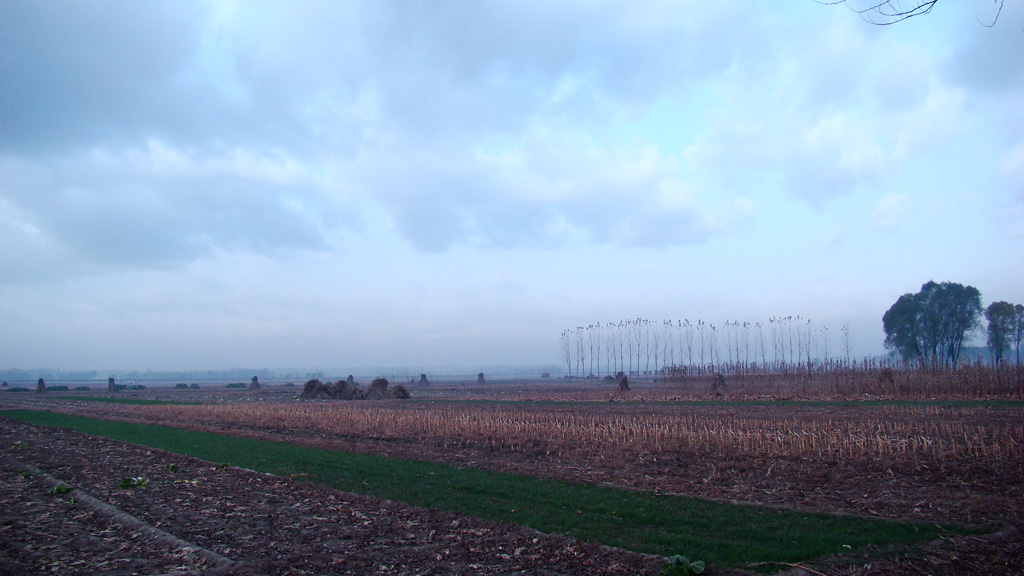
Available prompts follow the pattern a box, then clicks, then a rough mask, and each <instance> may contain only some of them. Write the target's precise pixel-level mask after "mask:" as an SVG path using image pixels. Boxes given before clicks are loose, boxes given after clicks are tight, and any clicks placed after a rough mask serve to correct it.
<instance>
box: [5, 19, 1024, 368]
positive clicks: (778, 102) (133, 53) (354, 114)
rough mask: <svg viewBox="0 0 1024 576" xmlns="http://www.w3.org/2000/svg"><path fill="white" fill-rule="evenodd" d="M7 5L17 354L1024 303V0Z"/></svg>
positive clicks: (433, 361) (323, 357) (377, 359)
mask: <svg viewBox="0 0 1024 576" xmlns="http://www.w3.org/2000/svg"><path fill="white" fill-rule="evenodd" d="M995 7H996V5H995V4H994V3H993V2H992V1H991V0H964V1H954V0H947V1H943V2H939V3H938V4H937V5H936V7H935V9H934V10H933V11H932V13H931V14H929V15H926V16H922V17H918V18H914V19H911V20H908V21H905V22H902V23H900V24H897V25H893V26H884V27H879V26H872V25H871V24H868V23H866V22H864V21H863V20H862V19H861V18H860V17H858V16H857V14H855V13H853V12H852V11H850V10H849V9H847V8H846V7H843V6H823V5H820V4H818V3H816V2H814V1H813V0H792V1H787V2H777V1H774V0H761V1H751V0H720V1H716V2H707V1H696V0H693V1H690V0H682V1H677V2H660V1H650V2H647V1H639V2H612V1H608V2H599V1H584V2H580V1H565V2H488V1H461V2H446V1H439V0H431V1H426V2H413V1H403V2H382V1H378V0H368V1H366V2H360V1H356V0H347V1H345V2H334V1H324V2H312V1H310V2H303V1H294V2H293V1H289V2H251V1H245V2H241V1H238V2H233V1H230V0H225V1H219V0H211V1H195V2H188V1H178V0H174V1H166V2H160V1H157V2H133V1H127V0H125V1H101V0H92V1H88V2H85V1H57V0H47V1H44V2H40V1H36V0H26V1H22V0H3V1H0V368H32V367H59V368H65V369H71V368H91V369H95V368H121V369H146V368H152V369H154V370H158V369H189V368H204V369H205V368H228V367H243V366H244V367H267V368H275V367H296V366H298V367H303V366H305V367H316V366H321V367H323V366H372V365H382V366H442V365H460V366H468V367H473V366H478V365H479V366H485V365H496V364H506V365H518V364H530V365H539V364H545V363H558V362H559V354H560V350H559V344H558V339H559V333H560V332H561V331H562V330H563V329H564V328H570V327H574V326H577V325H581V324H590V323H594V322H602V323H604V322H608V321H617V320H622V319H626V318H636V317H644V318H650V319H658V320H660V319H684V318H686V319H690V320H691V321H695V320H697V319H702V320H704V321H705V322H711V323H721V322H724V321H728V320H739V321H749V322H763V321H767V319H768V318H769V317H771V316H779V315H801V316H802V317H803V318H810V319H811V320H812V321H813V322H814V323H815V324H816V325H821V326H829V327H830V328H831V330H832V332H833V334H835V333H837V332H838V330H839V327H840V325H842V324H843V323H844V322H848V323H849V324H850V326H851V328H852V332H853V341H854V346H855V352H856V353H859V354H875V353H881V352H882V340H883V334H882V330H881V317H882V314H883V313H884V312H885V310H886V309H887V308H888V307H889V306H890V305H891V304H892V303H893V302H894V301H895V300H896V299H897V298H898V297H899V296H900V295H901V294H903V293H905V292H915V291H917V290H918V289H919V288H920V286H921V284H923V283H924V282H926V281H928V280H936V281H946V280H949V281H955V282H961V283H964V284H971V285H973V286H976V287H977V288H978V289H979V290H981V292H982V295H983V298H984V303H985V305H987V304H988V303H989V302H991V301H994V300H1009V301H1012V302H1024V58H1021V54H1024V2H1020V1H1017V0H1010V1H1008V2H1007V3H1006V6H1005V8H1004V9H1003V12H1002V15H1001V16H1000V18H999V20H998V22H997V23H996V25H995V26H994V27H991V28H989V27H986V26H983V25H982V23H991V20H992V18H993V17H994V12H995Z"/></svg>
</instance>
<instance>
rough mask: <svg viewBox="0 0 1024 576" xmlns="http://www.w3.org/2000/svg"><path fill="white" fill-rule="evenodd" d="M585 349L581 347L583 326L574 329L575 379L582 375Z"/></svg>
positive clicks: (584, 363) (585, 359) (585, 363)
mask: <svg viewBox="0 0 1024 576" xmlns="http://www.w3.org/2000/svg"><path fill="white" fill-rule="evenodd" d="M586 353H587V349H586V348H585V347H584V346H583V326H577V327H576V377H577V378H579V377H580V375H581V374H583V367H584V366H586V365H587V358H586Z"/></svg>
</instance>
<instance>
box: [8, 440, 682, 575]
mask: <svg viewBox="0 0 1024 576" xmlns="http://www.w3.org/2000/svg"><path fill="white" fill-rule="evenodd" d="M0 442H2V446H3V448H4V451H3V453H2V454H3V459H2V478H3V482H2V483H0V502H2V509H0V551H2V554H0V574H11V575H15V574H62V575H72V574H75V575H77V574H81V575H87V574H89V575H91V574H103V575H111V576H113V575H119V576H120V575H126V576H127V575H129V574H172V573H173V574H199V573H202V574H213V573H219V574H231V575H238V576H241V575H257V574H281V575H302V574H401V575H413V574H416V575H427V574H482V575H483V574H487V575H491V574H493V575H512V574H540V575H550V576H555V575H560V574H564V575H570V574H574V575H575V574H579V575H585V574H593V575H609V576H610V575H619V574H621V575H626V574H629V575H633V574H654V573H657V572H658V571H659V570H660V566H661V564H662V562H663V561H664V560H663V559H661V558H657V557H652V556H644V555H640V554H634V553H631V552H628V551H624V550H619V549H614V548H608V547H603V546H599V545H595V544H591V543H584V542H580V541H578V540H574V539H572V538H567V537H562V536H554V535H545V534H541V533H539V532H536V531H533V530H530V529H528V528H523V527H521V526H516V525H512V524H500V523H495V522H488V521H484V520H480V519H477V518H471V517H466V516H462V515H459V514H454V513H449V512H440V511H436V510H424V509H419V508H414V507H411V506H407V505H403V504H400V503H395V502H389V501H385V500H381V499H378V498H371V497H365V496H360V495H356V494H350V493H345V492H340V491H337V490H330V489H327V488H323V487H320V486H315V485H310V484H304V483H301V482H295V481H292V480H289V479H284V478H279V477H274V476H269V475H266V474H261V473H257V472H252V471H248V470H242V469H238V468H232V467H220V466H217V465H213V464H211V463H209V462H204V461H201V460H196V459H193V458H188V457H184V456H180V455H176V454H170V453H166V452H162V451H159V450H151V449H146V448H141V447H138V446H133V445H130V444H125V443H122V442H117V441H113V440H107V439H103V438H95V437H90V436H86V435H83V434H78V433H75V432H70V431H65V430H54V429H47V428H42V427H37V426H31V425H27V424H22V423H18V422H13V421H10V420H0ZM29 470H32V471H36V470H38V471H40V472H42V473H41V474H40V473H35V474H33V473H31V472H29ZM172 470H174V471H172ZM47 477H50V478H55V479H57V480H58V481H59V482H62V483H65V484H66V485H67V486H70V487H73V488H74V490H72V491H70V492H67V493H65V494H51V493H50V492H51V491H52V490H53V486H54V482H52V481H48V478H47ZM122 478H145V479H147V480H148V482H147V483H146V485H145V486H141V487H135V488H121V487H120V485H121V481H122ZM83 494H87V495H91V496H92V497H94V498H95V499H97V500H99V501H101V502H103V503H106V504H108V505H110V506H112V507H113V508H114V509H115V511H114V512H113V513H111V512H109V511H107V512H105V511H102V510H100V511H98V510H97V509H96V508H95V507H92V506H90V505H89V504H88V503H87V502H85V501H84V499H85V498H84V496H83ZM131 519H136V520H137V521H139V523H133V522H132V521H131ZM145 525H148V526H152V527H155V528H156V529H157V530H158V531H159V532H152V533H147V532H146V531H143V530H142V529H140V526H145ZM161 532H162V533H167V534H170V535H173V537H175V538H177V539H179V541H178V542H173V541H170V539H169V538H167V537H164V536H160V533H161ZM154 534H156V535H154ZM181 541H184V542H181ZM183 543H184V544H187V545H182V544H183ZM200 552H206V554H205V557H204V555H203V554H200ZM218 557H223V558H224V559H225V560H220V561H218Z"/></svg>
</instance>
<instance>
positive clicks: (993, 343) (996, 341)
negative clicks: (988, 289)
mask: <svg viewBox="0 0 1024 576" xmlns="http://www.w3.org/2000/svg"><path fill="white" fill-rule="evenodd" d="M985 319H986V320H988V348H989V350H991V351H992V357H993V358H994V359H995V363H996V364H999V363H1001V362H1002V361H1003V353H1004V352H1005V351H1006V349H1007V348H1009V347H1010V341H1011V340H1012V338H1013V336H1014V332H1015V328H1016V326H1015V325H1016V322H1017V311H1016V310H1015V309H1014V307H1013V304H1010V303H1009V302H993V303H991V304H989V305H988V308H986V309H985Z"/></svg>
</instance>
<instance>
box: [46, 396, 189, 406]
mask: <svg viewBox="0 0 1024 576" xmlns="http://www.w3.org/2000/svg"><path fill="white" fill-rule="evenodd" d="M52 398H55V399H57V400H78V401H83V402H107V403H110V404H148V405H161V404H168V405H172V406H195V405H199V404H202V402H180V401H177V400H143V399H140V398H110V397H107V396H53V397H52Z"/></svg>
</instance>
